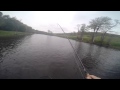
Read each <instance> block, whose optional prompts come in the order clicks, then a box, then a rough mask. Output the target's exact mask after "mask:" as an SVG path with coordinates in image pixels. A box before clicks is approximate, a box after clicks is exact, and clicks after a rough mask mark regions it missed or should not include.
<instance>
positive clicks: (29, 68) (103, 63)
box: [0, 34, 120, 79]
mask: <svg viewBox="0 0 120 90" xmlns="http://www.w3.org/2000/svg"><path fill="white" fill-rule="evenodd" d="M71 42H72V45H73V46H74V48H75V50H76V51H77V53H78V54H79V57H80V59H81V60H82V62H83V64H84V66H85V67H86V69H87V71H88V72H89V73H90V74H94V75H96V76H98V77H101V78H103V79H120V51H119V50H114V49H109V48H104V47H99V46H96V45H92V44H88V43H83V42H77V41H74V40H71ZM77 64H79V66H81V65H80V63H79V61H78V60H77V59H76V56H75V54H74V52H73V49H72V48H71V46H70V44H69V42H68V40H67V39H65V38H60V37H56V36H47V35H41V34H34V35H29V36H25V37H19V38H11V39H1V40H0V79H82V75H81V72H80V70H79V67H78V65H77ZM81 70H82V68H81Z"/></svg>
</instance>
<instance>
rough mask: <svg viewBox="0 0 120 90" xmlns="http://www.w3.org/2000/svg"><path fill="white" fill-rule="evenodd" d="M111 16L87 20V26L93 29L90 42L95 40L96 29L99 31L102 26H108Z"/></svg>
mask: <svg viewBox="0 0 120 90" xmlns="http://www.w3.org/2000/svg"><path fill="white" fill-rule="evenodd" d="M110 20H111V18H109V17H98V18H95V19H92V20H91V21H90V22H89V24H90V25H89V26H88V27H89V28H91V29H92V30H93V34H92V43H94V40H95V36H96V34H97V32H98V31H100V30H101V29H102V28H103V27H106V26H109V25H110V24H111V23H110Z"/></svg>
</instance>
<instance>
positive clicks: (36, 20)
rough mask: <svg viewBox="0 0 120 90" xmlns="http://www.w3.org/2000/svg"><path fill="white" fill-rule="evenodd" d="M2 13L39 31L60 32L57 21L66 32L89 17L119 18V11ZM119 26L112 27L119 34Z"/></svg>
mask: <svg viewBox="0 0 120 90" xmlns="http://www.w3.org/2000/svg"><path fill="white" fill-rule="evenodd" d="M2 12H3V14H4V15H10V16H11V17H16V18H17V19H18V20H22V22H23V23H25V24H27V25H29V26H31V27H32V28H34V29H37V30H41V31H48V30H51V31H53V32H62V31H61V30H60V29H59V27H58V25H57V23H59V24H60V25H61V26H62V27H64V29H65V31H66V32H72V31H77V30H76V29H75V26H76V25H77V24H82V23H85V24H88V23H89V21H90V20H91V19H94V18H96V17H100V16H108V17H111V18H112V19H119V20H120V11H2ZM119 28H120V26H119V27H117V28H115V29H113V30H114V31H117V32H118V33H119V34H120V29H119Z"/></svg>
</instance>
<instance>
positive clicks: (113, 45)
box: [59, 35, 120, 50]
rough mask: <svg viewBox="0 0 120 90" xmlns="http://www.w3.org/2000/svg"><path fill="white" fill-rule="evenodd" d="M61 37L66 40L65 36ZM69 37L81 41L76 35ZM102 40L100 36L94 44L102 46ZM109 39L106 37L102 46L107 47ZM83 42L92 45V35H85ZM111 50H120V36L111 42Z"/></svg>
mask: <svg viewBox="0 0 120 90" xmlns="http://www.w3.org/2000/svg"><path fill="white" fill-rule="evenodd" d="M59 36H60V37H64V38H66V36H65V35H59ZM67 37H68V38H69V39H73V40H77V41H79V39H78V38H77V36H76V35H67ZM100 38H101V37H100V36H97V37H95V41H94V44H96V45H100V44H101V40H100ZM108 38H109V37H108V36H106V38H105V40H104V42H103V45H102V46H104V47H107V41H108ZM83 42H86V43H91V36H90V35H84V37H83ZM109 48H114V49H119V50H120V36H117V35H116V36H114V37H113V38H112V41H111V43H110V46H109Z"/></svg>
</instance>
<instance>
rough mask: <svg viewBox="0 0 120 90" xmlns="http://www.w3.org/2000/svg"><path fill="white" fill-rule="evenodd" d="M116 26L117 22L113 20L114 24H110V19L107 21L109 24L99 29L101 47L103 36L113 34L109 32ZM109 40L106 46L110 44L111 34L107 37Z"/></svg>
mask: <svg viewBox="0 0 120 90" xmlns="http://www.w3.org/2000/svg"><path fill="white" fill-rule="evenodd" d="M118 24H120V22H119V20H114V23H112V19H111V20H109V23H107V24H105V25H104V26H103V27H101V32H102V34H101V45H102V44H103V41H104V39H105V36H106V34H107V32H110V33H111V32H113V31H111V30H112V29H113V28H114V27H116V26H117V25H118ZM109 36H110V37H109V39H108V43H107V44H108V45H109V44H110V42H111V40H112V34H111V35H109Z"/></svg>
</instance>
